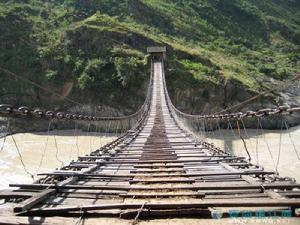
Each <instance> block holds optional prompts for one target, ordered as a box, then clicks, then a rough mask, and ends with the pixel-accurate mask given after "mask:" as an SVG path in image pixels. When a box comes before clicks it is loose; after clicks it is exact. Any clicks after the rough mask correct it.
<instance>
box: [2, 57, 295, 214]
mask: <svg viewBox="0 0 300 225" xmlns="http://www.w3.org/2000/svg"><path fill="white" fill-rule="evenodd" d="M152 66H153V90H152V100H151V101H152V102H151V108H150V112H149V114H148V117H147V119H146V122H145V123H144V125H143V126H142V127H141V128H139V129H137V130H134V131H130V132H129V133H128V134H127V135H126V136H124V137H122V138H120V139H118V140H117V141H116V142H114V143H113V145H114V148H113V149H111V148H110V149H109V150H105V149H101V150H96V151H94V152H93V153H91V155H87V156H82V157H79V159H78V160H77V161H74V162H71V163H70V165H69V167H68V170H56V171H54V172H53V173H44V174H42V175H44V176H46V177H47V179H45V182H44V183H33V184H12V185H11V186H12V187H19V189H17V190H14V191H6V192H5V191H2V192H0V195H2V196H4V195H5V194H6V195H7V196H9V197H8V198H11V197H12V195H15V198H21V199H23V200H21V201H20V202H19V203H13V204H10V205H9V204H5V206H7V205H9V208H11V209H12V210H13V211H14V213H15V214H16V215H21V216H45V217H47V216H64V217H66V216H78V217H80V216H81V215H82V214H83V213H84V215H85V216H101V217H106V216H109V217H111V216H118V217H119V216H121V217H123V218H135V217H136V216H137V214H138V216H140V217H143V216H144V217H157V216H172V215H174V216H179V215H180V216H182V215H197V216H198V217H199V216H202V217H210V214H211V213H212V212H214V211H215V210H222V211H223V213H224V214H230V212H231V211H232V210H233V209H234V210H245V209H246V210H247V211H249V212H250V213H255V212H256V211H257V209H263V210H265V211H270V212H274V210H276V211H278V212H279V213H287V212H288V211H287V210H289V209H294V208H297V207H299V206H300V191H299V188H300V185H299V184H297V183H293V182H291V181H289V180H283V179H280V178H278V179H273V177H274V172H273V171H265V170H263V169H262V168H261V167H259V166H256V165H253V164H251V163H250V162H248V161H247V160H246V159H245V158H243V157H237V156H233V155H230V154H228V153H226V152H223V151H218V152H217V151H215V150H213V149H211V148H210V145H209V144H208V143H205V142H201V143H200V144H199V143H195V142H194V140H193V138H192V137H191V136H190V135H189V134H188V133H186V132H185V131H184V130H183V129H182V128H181V127H179V126H178V125H177V123H176V121H175V120H174V119H173V116H172V115H171V112H170V110H169V108H168V104H167V98H166V93H165V87H164V82H163V79H164V74H163V73H164V70H163V63H162V62H161V61H156V62H153V65H152ZM272 179H273V180H272ZM297 188H298V189H297ZM2 209H4V208H3V207H2ZM6 210H8V208H6Z"/></svg>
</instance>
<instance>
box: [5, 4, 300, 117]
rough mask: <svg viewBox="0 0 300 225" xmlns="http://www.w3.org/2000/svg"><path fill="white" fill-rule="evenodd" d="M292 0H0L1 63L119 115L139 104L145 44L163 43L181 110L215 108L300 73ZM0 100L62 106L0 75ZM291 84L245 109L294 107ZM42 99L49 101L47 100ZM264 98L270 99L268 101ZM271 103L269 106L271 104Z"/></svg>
mask: <svg viewBox="0 0 300 225" xmlns="http://www.w3.org/2000/svg"><path fill="white" fill-rule="evenodd" d="M299 44H300V2H299V1H296V0H264V1H261V0H172V1H171V0H90V1H86V0H65V1H63V0H44V1H41V0H26V1H25V0H22V1H21V0H10V1H5V3H3V2H1V3H0V65H1V67H2V68H6V69H8V70H10V71H12V72H15V73H16V74H19V75H22V76H24V77H26V78H29V79H31V80H33V81H34V82H36V83H38V84H41V85H43V86H46V87H49V88H51V89H52V90H55V91H56V92H59V93H61V94H62V95H63V96H68V97H70V98H72V99H76V100H77V101H79V102H82V103H85V104H87V105H88V104H91V105H92V104H93V105H94V104H97V105H102V106H110V107H112V108H115V109H117V110H121V111H123V112H124V113H125V114H128V113H130V112H133V111H135V110H136V109H137V108H138V107H139V105H141V103H142V101H143V98H144V95H145V87H146V85H147V80H148V76H149V65H148V64H147V55H146V51H145V50H146V47H147V46H152V45H166V46H167V48H168V58H167V62H166V65H167V70H166V73H167V84H168V86H169V90H170V93H171V97H172V99H173V101H174V103H175V105H176V106H178V107H179V108H180V109H182V110H183V111H186V112H190V113H203V112H209V111H210V112H215V111H218V110H220V109H222V108H224V107H227V106H229V105H231V104H234V103H238V102H241V101H243V100H245V99H247V98H249V97H251V96H254V95H256V94H257V93H260V92H262V91H265V90H268V89H270V88H274V86H281V85H282V84H283V83H285V82H286V81H287V80H289V79H292V78H293V77H294V76H296V75H297V74H300V63H299V61H300V45H299ZM0 83H1V85H0V96H1V97H0V102H7V103H13V104H17V105H20V104H29V105H34V106H44V107H46V108H47V107H49V104H50V103H54V104H56V105H57V106H59V107H61V108H69V107H71V105H70V104H67V102H66V101H64V99H63V98H57V97H56V96H51V95H49V94H48V93H45V92H44V91H41V90H40V89H38V88H34V87H32V86H31V85H28V84H26V83H24V82H22V81H20V80H17V79H15V78H14V79H12V78H11V77H9V76H8V75H7V74H5V73H2V72H0ZM298 91H299V89H297V87H296V86H295V87H293V88H288V89H286V90H284V91H283V92H281V93H276V92H273V93H271V94H270V95H269V96H265V97H263V98H260V99H259V101H258V102H257V104H255V105H252V106H251V107H252V108H255V107H258V106H260V105H265V102H266V100H271V104H273V105H277V104H282V103H284V102H287V101H288V103H289V104H300V99H299V98H298V99H297V98H295V97H294V95H295V93H298ZM45 102H46V103H45ZM268 102H269V101H268ZM269 105H270V103H269Z"/></svg>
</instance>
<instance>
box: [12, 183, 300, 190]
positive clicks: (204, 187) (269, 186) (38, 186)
mask: <svg viewBox="0 0 300 225" xmlns="http://www.w3.org/2000/svg"><path fill="white" fill-rule="evenodd" d="M10 186H11V187H21V188H32V189H41V188H42V189H45V188H54V189H91V190H141V191H142V190H146V191H147V190H154V191H155V190H157V191H158V190H170V189H171V190H173V189H174V190H185V189H187V190H240V189H249V190H250V189H260V190H261V189H262V188H264V189H279V190H285V189H294V188H300V184H282V183H269V184H263V185H254V184H243V185H241V184H240V185H232V184H229V185H227V184H226V185H218V186H216V185H215V184H201V185H193V186H174V187H167V186H166V187H151V186H150V187H149V186H118V185H115V186H114V185H63V186H57V185H53V184H50V185H49V184H10Z"/></svg>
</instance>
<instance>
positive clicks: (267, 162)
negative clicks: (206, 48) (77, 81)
mask: <svg viewBox="0 0 300 225" xmlns="http://www.w3.org/2000/svg"><path fill="white" fill-rule="evenodd" d="M280 133H281V134H280ZM77 135H78V137H77V138H76V136H77ZM77 135H76V136H74V131H72V130H66V131H51V132H50V135H49V136H48V133H47V132H37V133H20V134H15V135H13V137H14V139H15V141H16V143H17V146H18V149H19V152H20V155H21V157H20V155H19V153H18V151H17V148H16V146H15V144H14V141H13V138H12V137H11V136H8V137H7V138H6V142H5V144H4V146H3V149H2V151H1V147H2V143H3V141H4V138H1V139H0V174H1V176H0V188H7V187H8V185H9V183H31V182H32V181H33V180H32V178H31V176H30V175H29V174H28V173H26V172H25V169H26V170H27V171H28V172H29V173H31V174H34V175H36V174H37V173H41V172H51V171H53V169H55V168H59V167H61V165H62V164H67V163H68V162H70V161H71V160H73V159H76V158H77V157H78V156H80V155H85V154H89V153H90V152H91V151H92V150H95V149H97V148H99V146H101V145H103V144H105V143H107V142H109V141H111V140H113V138H114V137H109V136H104V135H100V136H99V134H97V135H96V134H95V133H88V134H87V133H86V132H81V131H77ZM242 136H243V138H244V140H245V142H246V146H247V149H248V151H249V153H250V155H251V158H252V162H253V163H255V164H256V163H257V164H259V165H261V166H263V167H264V168H265V169H268V170H275V169H276V164H278V168H277V169H278V172H279V174H280V175H281V176H287V177H293V178H295V179H296V180H297V181H300V159H299V158H298V156H297V154H296V151H297V153H298V155H300V126H298V127H294V128H292V129H290V130H288V131H285V132H280V131H268V130H264V131H263V134H261V133H257V131H256V130H251V129H248V130H247V133H244V132H242ZM54 137H55V138H54ZM47 139H48V144H47V145H46V143H47ZM206 140H207V141H209V142H214V143H215V144H216V145H217V146H219V147H221V148H222V149H227V151H229V149H231V152H232V153H234V154H236V155H238V156H245V157H247V153H246V151H245V148H244V144H243V142H242V140H241V139H240V138H239V135H238V133H237V131H235V132H232V131H227V130H221V131H216V132H214V133H211V134H210V135H207V137H206ZM76 143H77V144H76ZM279 143H281V145H279ZM56 146H57V147H56ZM77 146H78V147H77ZM279 146H280V148H279ZM279 151H280V157H279V161H278V153H279ZM272 158H273V159H272ZM21 160H22V161H23V163H24V166H25V168H24V166H23V164H22V162H21ZM37 178H38V176H35V179H37Z"/></svg>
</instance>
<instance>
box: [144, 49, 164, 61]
mask: <svg viewBox="0 0 300 225" xmlns="http://www.w3.org/2000/svg"><path fill="white" fill-rule="evenodd" d="M166 51H167V49H166V47H163V46H155V47H148V48H147V52H148V53H149V54H151V57H152V59H153V60H157V61H162V60H163V59H164V58H166Z"/></svg>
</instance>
